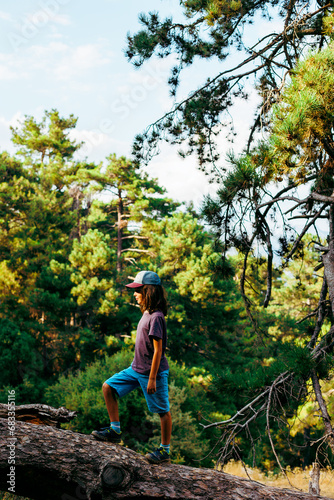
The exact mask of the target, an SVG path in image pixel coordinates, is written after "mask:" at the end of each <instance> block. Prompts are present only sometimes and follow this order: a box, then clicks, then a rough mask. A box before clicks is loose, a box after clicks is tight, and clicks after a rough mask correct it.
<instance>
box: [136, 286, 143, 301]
mask: <svg viewBox="0 0 334 500" xmlns="http://www.w3.org/2000/svg"><path fill="white" fill-rule="evenodd" d="M134 296H135V299H136V301H137V304H138V305H140V304H141V303H142V301H143V294H142V288H137V289H136V291H135V292H134Z"/></svg>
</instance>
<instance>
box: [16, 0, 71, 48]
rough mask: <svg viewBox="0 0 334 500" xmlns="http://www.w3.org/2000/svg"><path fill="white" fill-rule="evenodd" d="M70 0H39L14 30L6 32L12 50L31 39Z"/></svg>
mask: <svg viewBox="0 0 334 500" xmlns="http://www.w3.org/2000/svg"><path fill="white" fill-rule="evenodd" d="M70 2H71V0H41V1H40V2H39V8H38V9H37V10H36V11H35V12H32V13H31V14H28V15H27V16H26V17H25V18H24V19H23V20H22V22H21V24H20V25H19V26H18V28H17V30H16V31H11V32H10V33H8V35H7V37H8V40H9V42H10V44H11V46H12V48H13V49H14V50H17V49H20V48H21V47H22V46H25V45H26V44H27V43H28V42H29V41H31V40H32V39H33V38H34V37H35V36H36V35H38V33H39V32H40V31H41V30H42V29H43V28H45V27H46V26H47V24H48V23H49V22H50V21H52V19H54V18H55V16H57V15H58V14H59V12H60V10H61V8H62V7H63V6H64V5H67V4H68V3H70Z"/></svg>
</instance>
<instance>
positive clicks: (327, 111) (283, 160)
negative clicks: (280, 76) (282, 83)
mask: <svg viewBox="0 0 334 500" xmlns="http://www.w3.org/2000/svg"><path fill="white" fill-rule="evenodd" d="M333 69H334V45H333V44H331V45H329V47H327V48H326V49H324V50H322V51H321V52H317V53H314V54H311V55H309V56H308V57H307V58H306V59H305V60H303V61H301V62H300V63H299V64H298V65H297V66H296V68H295V70H294V73H293V75H292V78H291V83H290V84H289V85H288V86H287V87H286V88H285V90H284V92H283V95H282V104H280V105H279V106H277V107H276V110H275V113H274V117H273V134H272V136H271V142H272V147H273V152H272V154H273V156H274V157H276V158H277V159H278V161H277V164H278V171H279V172H284V173H288V174H289V175H290V176H293V177H295V178H296V179H298V180H299V181H300V182H302V181H303V179H304V178H305V177H306V176H307V175H309V174H310V173H313V172H314V170H315V171H316V172H317V173H319V170H321V167H322V169H323V170H326V168H327V167H326V164H325V165H320V169H319V165H318V159H319V156H320V155H321V151H323V150H324V151H326V152H327V154H328V155H329V156H330V157H333V156H334V154H333V153H334V149H333V144H332V130H333V123H334V98H333V92H332V90H333V86H334V71H333ZM322 175H323V174H322V173H320V176H321V177H322ZM331 187H332V186H331Z"/></svg>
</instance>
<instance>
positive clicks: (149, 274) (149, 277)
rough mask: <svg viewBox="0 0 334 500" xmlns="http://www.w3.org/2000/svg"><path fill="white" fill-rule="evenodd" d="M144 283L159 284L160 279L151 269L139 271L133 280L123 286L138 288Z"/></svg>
mask: <svg viewBox="0 0 334 500" xmlns="http://www.w3.org/2000/svg"><path fill="white" fill-rule="evenodd" d="M144 285H161V279H160V278H159V276H158V275H157V273H154V272H153V271H140V273H138V274H137V276H136V277H135V279H134V280H133V282H132V283H130V284H129V285H125V286H127V287H128V288H138V287H140V286H144Z"/></svg>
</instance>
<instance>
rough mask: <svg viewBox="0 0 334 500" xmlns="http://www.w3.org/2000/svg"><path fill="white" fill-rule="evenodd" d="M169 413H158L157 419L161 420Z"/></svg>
mask: <svg viewBox="0 0 334 500" xmlns="http://www.w3.org/2000/svg"><path fill="white" fill-rule="evenodd" d="M168 413H169V411H165V412H164V413H159V414H158V415H159V417H160V418H163V417H164V416H165V415H168Z"/></svg>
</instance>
